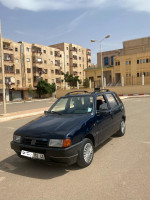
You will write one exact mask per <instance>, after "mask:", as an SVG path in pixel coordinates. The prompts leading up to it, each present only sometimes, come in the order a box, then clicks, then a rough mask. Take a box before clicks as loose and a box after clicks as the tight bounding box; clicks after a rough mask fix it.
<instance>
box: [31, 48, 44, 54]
mask: <svg viewBox="0 0 150 200" xmlns="http://www.w3.org/2000/svg"><path fill="white" fill-rule="evenodd" d="M32 53H38V54H42V50H41V48H40V47H37V46H33V47H32Z"/></svg>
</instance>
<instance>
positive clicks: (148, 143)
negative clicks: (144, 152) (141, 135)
mask: <svg viewBox="0 0 150 200" xmlns="http://www.w3.org/2000/svg"><path fill="white" fill-rule="evenodd" d="M141 143H144V144H150V142H141Z"/></svg>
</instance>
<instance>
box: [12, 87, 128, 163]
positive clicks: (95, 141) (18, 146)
mask: <svg viewBox="0 0 150 200" xmlns="http://www.w3.org/2000/svg"><path fill="white" fill-rule="evenodd" d="M125 121H126V116H125V108H124V105H123V103H122V102H121V100H120V98H119V97H118V96H117V94H115V93H114V92H111V91H109V90H99V91H98V92H97V91H95V92H92V93H88V92H87V91H82V92H81V91H75V92H70V93H67V94H66V95H65V96H63V97H61V98H59V99H58V100H57V101H56V102H55V103H54V104H53V105H52V107H51V108H50V109H49V110H48V111H45V115H44V116H42V117H40V118H38V119H36V120H34V121H31V122H30V123H28V124H26V125H24V126H23V127H21V128H19V129H18V130H16V131H15V132H14V136H13V141H12V142H11V148H12V149H14V151H15V152H16V153H17V154H18V155H19V156H20V157H24V158H29V159H35V160H36V159H37V160H43V161H46V162H49V163H52V162H55V163H62V164H67V165H71V164H74V163H76V162H77V164H78V165H79V166H80V167H87V166H88V165H90V164H91V162H92V160H93V156H94V148H95V147H97V146H98V145H99V144H101V143H103V142H104V141H105V140H106V139H108V138H109V137H110V136H112V135H114V134H115V135H118V136H123V135H124V134H125Z"/></svg>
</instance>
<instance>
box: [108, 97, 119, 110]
mask: <svg viewBox="0 0 150 200" xmlns="http://www.w3.org/2000/svg"><path fill="white" fill-rule="evenodd" d="M106 97H107V99H108V102H109V105H110V107H111V108H115V107H116V106H117V105H118V103H117V101H116V99H115V98H114V96H113V95H112V94H106Z"/></svg>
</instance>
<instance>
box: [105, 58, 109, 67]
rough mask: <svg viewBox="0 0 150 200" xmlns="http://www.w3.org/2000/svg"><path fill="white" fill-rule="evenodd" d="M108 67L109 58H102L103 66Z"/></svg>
mask: <svg viewBox="0 0 150 200" xmlns="http://www.w3.org/2000/svg"><path fill="white" fill-rule="evenodd" d="M106 65H109V58H108V57H104V66H106Z"/></svg>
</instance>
